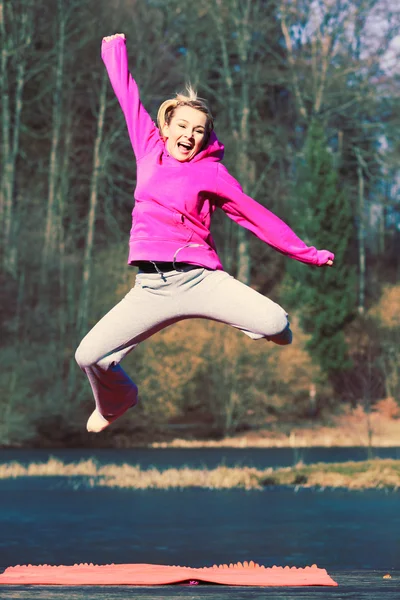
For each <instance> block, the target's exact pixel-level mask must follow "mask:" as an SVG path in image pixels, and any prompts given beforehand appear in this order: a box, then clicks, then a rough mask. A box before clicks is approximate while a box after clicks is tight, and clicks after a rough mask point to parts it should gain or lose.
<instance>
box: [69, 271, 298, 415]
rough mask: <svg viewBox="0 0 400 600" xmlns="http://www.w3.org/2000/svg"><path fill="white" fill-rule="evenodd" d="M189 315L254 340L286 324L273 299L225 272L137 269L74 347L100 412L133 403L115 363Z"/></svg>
mask: <svg viewBox="0 0 400 600" xmlns="http://www.w3.org/2000/svg"><path fill="white" fill-rule="evenodd" d="M193 317H200V318H205V319H212V320H214V321H220V322H221V323H226V324H228V325H231V326H232V327H236V328H237V329H240V330H241V331H243V333H245V334H246V335H248V336H249V337H251V338H252V339H255V340H257V339H261V338H269V337H270V336H276V335H277V334H279V333H281V332H283V331H284V330H287V327H288V320H287V314H286V312H285V311H284V310H283V309H282V308H281V307H280V306H279V305H278V304H276V303H275V302H273V301H272V300H270V299H269V298H266V297H265V296H263V295H262V294H259V293H258V292H256V291H255V290H253V289H252V288H250V287H248V286H246V285H245V284H243V283H241V282H240V281H237V280H236V279H234V278H233V277H232V276H231V275H229V274H228V273H226V272H224V271H210V270H207V269H203V268H199V267H195V268H190V267H187V268H186V269H185V270H184V271H170V272H168V273H164V274H159V273H142V272H140V271H139V273H138V274H137V276H136V283H135V286H134V287H133V288H132V289H131V290H130V292H128V294H127V295H126V296H125V297H124V298H123V300H121V302H119V303H118V304H117V305H116V306H115V307H114V308H112V309H111V310H110V312H108V313H107V314H106V315H105V316H104V317H103V318H102V319H101V320H100V321H99V322H98V323H97V324H96V325H95V326H94V327H93V329H92V330H91V331H90V332H89V333H88V334H87V335H86V337H85V338H84V339H83V340H82V342H81V344H80V345H79V348H78V349H77V351H76V355H75V358H76V360H77V362H78V365H79V366H80V367H81V369H82V370H83V371H85V372H86V374H87V376H88V379H89V382H90V385H91V387H92V390H93V394H94V398H95V401H96V407H97V409H98V410H99V412H100V413H101V414H102V415H104V416H109V415H118V414H120V413H122V412H124V411H125V410H126V408H127V407H129V406H132V405H134V404H136V402H137V393H138V392H137V387H136V385H135V384H134V382H133V381H132V380H131V379H130V378H129V377H128V375H127V374H126V373H125V371H124V370H123V369H122V368H121V367H120V366H119V363H120V361H121V360H122V359H123V358H124V356H126V354H128V353H129V352H130V351H131V350H133V349H134V348H135V347H136V346H137V345H138V344H139V343H140V342H142V341H143V340H146V339H147V338H149V337H150V336H151V335H153V334H154V333H156V332H157V331H160V330H161V329H163V328H165V327H167V326H168V325H172V324H173V323H176V322H178V321H181V320H183V319H189V318H193ZM283 343H290V340H288V341H287V342H283Z"/></svg>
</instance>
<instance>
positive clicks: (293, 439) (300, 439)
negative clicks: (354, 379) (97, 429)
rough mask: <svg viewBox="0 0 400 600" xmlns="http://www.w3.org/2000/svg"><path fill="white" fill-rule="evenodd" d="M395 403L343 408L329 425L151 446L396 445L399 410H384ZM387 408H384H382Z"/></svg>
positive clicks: (399, 430)
mask: <svg viewBox="0 0 400 600" xmlns="http://www.w3.org/2000/svg"><path fill="white" fill-rule="evenodd" d="M396 407H398V405H397V403H393V402H390V399H388V398H387V399H385V400H382V401H381V403H378V405H377V407H376V410H374V411H373V412H372V413H371V414H369V415H367V414H366V413H365V411H364V409H363V408H362V407H361V406H357V407H356V408H354V409H348V410H343V413H342V414H341V415H338V416H337V417H335V418H332V425H331V426H324V425H316V426H315V427H293V428H292V430H291V432H290V433H289V434H287V435H285V434H284V433H279V432H271V431H270V430H268V429H265V430H260V431H257V432H250V433H246V434H244V435H243V434H241V435H235V436H232V437H226V438H224V439H222V440H184V439H175V440H173V441H172V442H157V443H153V444H151V446H152V447H153V448H167V447H169V448H220V447H223V448H315V447H324V448H333V447H342V448H352V447H354V446H365V447H368V445H370V440H369V429H370V433H371V435H372V439H371V442H372V445H373V447H375V448H394V447H397V446H399V440H400V418H398V413H396V414H386V413H387V412H388V411H389V408H390V410H391V411H392V413H393V411H394V410H395V408H396ZM385 411H386V412H385Z"/></svg>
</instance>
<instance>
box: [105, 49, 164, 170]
mask: <svg viewBox="0 0 400 600" xmlns="http://www.w3.org/2000/svg"><path fill="white" fill-rule="evenodd" d="M101 57H102V59H103V62H104V64H105V66H106V69H107V72H108V76H109V78H110V81H111V85H112V87H113V90H114V92H115V95H116V96H117V98H118V101H119V103H120V105H121V108H122V111H123V113H124V116H125V120H126V124H127V126H128V132H129V137H130V140H131V144H132V148H133V151H134V153H135V156H136V159H137V160H138V159H140V158H141V157H142V156H143V155H144V154H146V153H147V152H148V151H149V150H151V149H152V148H153V147H154V146H155V144H156V143H157V141H158V140H159V131H158V128H157V127H156V126H155V124H154V123H153V121H152V119H151V117H150V115H149V114H148V112H147V111H146V109H145V108H144V107H143V104H142V103H141V101H140V96H139V90H138V86H137V84H136V82H135V80H134V79H133V77H132V75H131V74H130V72H129V70H128V54H127V51H126V43H125V39H124V38H122V37H118V38H114V39H113V40H110V41H109V42H106V41H104V40H103V42H102V46H101Z"/></svg>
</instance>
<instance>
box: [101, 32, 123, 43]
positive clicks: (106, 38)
mask: <svg viewBox="0 0 400 600" xmlns="http://www.w3.org/2000/svg"><path fill="white" fill-rule="evenodd" d="M118 37H120V38H123V39H125V34H124V33H114V35H107V36H106V37H103V41H104V42H111V40H113V39H115V38H118Z"/></svg>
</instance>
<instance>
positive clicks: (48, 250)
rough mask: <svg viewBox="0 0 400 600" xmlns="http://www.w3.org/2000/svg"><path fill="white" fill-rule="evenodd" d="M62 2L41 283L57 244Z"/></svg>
mask: <svg viewBox="0 0 400 600" xmlns="http://www.w3.org/2000/svg"><path fill="white" fill-rule="evenodd" d="M63 1H64V0H58V2H57V6H58V18H59V32H58V43H57V65H56V80H55V88H54V94H53V117H52V124H53V130H52V137H51V150H50V165H49V180H48V195H47V212H46V225H45V235H44V246H43V255H42V277H41V280H42V283H44V282H45V281H46V279H47V272H48V267H49V263H50V261H51V260H52V259H53V258H54V256H55V251H56V242H57V206H56V188H57V184H58V178H59V165H58V160H57V159H58V145H59V140H60V131H61V122H62V119H61V108H62V88H63V79H64V52H65V14H64V6H63Z"/></svg>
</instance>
